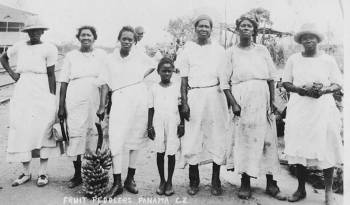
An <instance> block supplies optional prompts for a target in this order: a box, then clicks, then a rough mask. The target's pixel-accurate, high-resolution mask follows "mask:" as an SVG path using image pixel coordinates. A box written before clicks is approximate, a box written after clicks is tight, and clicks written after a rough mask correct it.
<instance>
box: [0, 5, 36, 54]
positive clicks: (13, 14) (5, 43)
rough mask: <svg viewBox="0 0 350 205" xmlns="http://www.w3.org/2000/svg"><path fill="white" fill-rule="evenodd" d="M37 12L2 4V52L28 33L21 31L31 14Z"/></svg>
mask: <svg viewBox="0 0 350 205" xmlns="http://www.w3.org/2000/svg"><path fill="white" fill-rule="evenodd" d="M34 15H36V14H34V13H31V12H28V11H23V10H20V9H16V8H12V7H9V6H6V5H3V4H0V54H2V53H3V52H4V51H6V50H7V48H8V47H10V46H12V45H13V44H14V43H16V42H17V41H19V40H21V39H25V37H26V35H25V34H24V33H22V32H21V28H22V27H23V26H24V22H25V21H26V19H27V18H28V17H29V16H34Z"/></svg>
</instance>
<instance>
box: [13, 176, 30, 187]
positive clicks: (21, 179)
mask: <svg viewBox="0 0 350 205" xmlns="http://www.w3.org/2000/svg"><path fill="white" fill-rule="evenodd" d="M31 178H32V175H31V174H29V175H25V174H21V175H20V176H19V177H18V178H17V179H16V180H15V181H14V182H13V183H12V186H18V185H21V184H24V183H27V182H29V181H30V179H31Z"/></svg>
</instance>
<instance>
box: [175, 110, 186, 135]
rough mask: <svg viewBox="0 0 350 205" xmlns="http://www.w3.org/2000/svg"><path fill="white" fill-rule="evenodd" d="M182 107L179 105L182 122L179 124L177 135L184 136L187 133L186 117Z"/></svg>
mask: <svg viewBox="0 0 350 205" xmlns="http://www.w3.org/2000/svg"><path fill="white" fill-rule="evenodd" d="M181 108H182V106H181V105H179V106H178V109H179V113H180V124H179V125H178V126H177V135H178V136H179V137H182V136H184V134H185V118H184V116H183V114H182V113H181Z"/></svg>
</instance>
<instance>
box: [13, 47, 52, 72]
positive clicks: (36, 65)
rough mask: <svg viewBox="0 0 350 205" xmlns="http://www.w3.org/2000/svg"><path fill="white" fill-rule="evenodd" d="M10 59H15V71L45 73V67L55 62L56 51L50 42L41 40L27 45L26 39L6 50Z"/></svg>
mask: <svg viewBox="0 0 350 205" xmlns="http://www.w3.org/2000/svg"><path fill="white" fill-rule="evenodd" d="M7 55H8V57H9V58H10V59H16V60H15V62H17V67H16V69H15V70H16V72H17V73H25V72H32V73H40V74H45V73H47V67H49V66H53V65H55V64H56V62H57V55H58V51H57V48H56V46H54V45H53V44H51V43H47V42H43V43H41V44H36V45H28V44H27V42H26V41H22V42H19V43H16V44H15V45H13V46H12V47H10V48H9V49H8V50H7Z"/></svg>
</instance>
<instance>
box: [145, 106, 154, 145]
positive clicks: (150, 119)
mask: <svg viewBox="0 0 350 205" xmlns="http://www.w3.org/2000/svg"><path fill="white" fill-rule="evenodd" d="M153 116H154V108H153V107H152V108H149V109H148V123H147V124H148V125H147V134H148V138H150V139H151V140H154V138H155V136H156V133H155V131H154V128H153Z"/></svg>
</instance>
